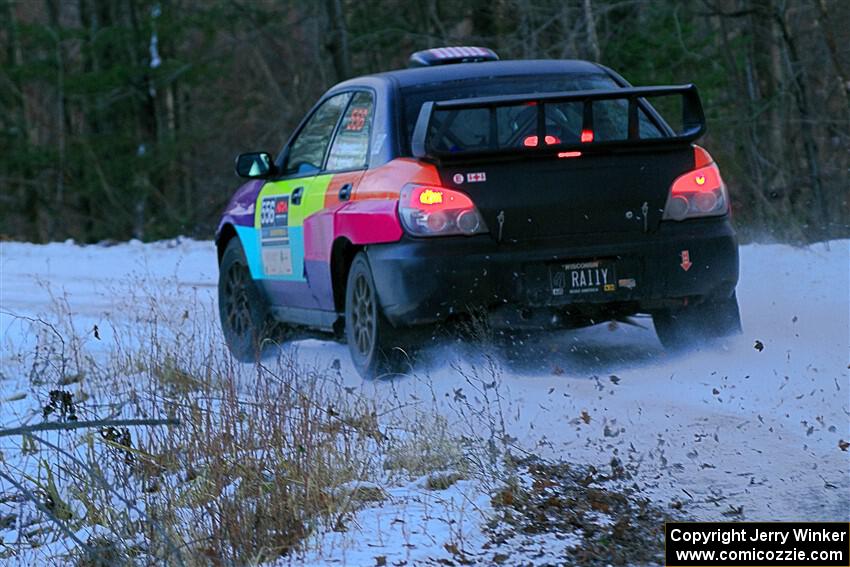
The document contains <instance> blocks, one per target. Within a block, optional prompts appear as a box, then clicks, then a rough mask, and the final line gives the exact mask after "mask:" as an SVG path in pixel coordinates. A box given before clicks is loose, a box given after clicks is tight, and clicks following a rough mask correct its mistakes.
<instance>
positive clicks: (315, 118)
mask: <svg viewBox="0 0 850 567" xmlns="http://www.w3.org/2000/svg"><path fill="white" fill-rule="evenodd" d="M351 96H352V93H350V92H346V93H340V94H337V95H334V96H331V97H329V98H328V99H326V100H325V101H324V102H322V103H321V104H320V105H319V106H318V107H317V108H316V109H315V110H314V112H313V113H312V114H311V115H310V118H308V119H307V121H306V122H305V124H304V126H303V127H302V128H301V129H300V130H299V132H298V134H297V135H296V136H295V138H294V139H293V140H292V141H291V142H290V144H289V148H288V151H287V152H286V158H285V162H284V163H283V164H282V169H283V174H282V175H281V177H280V178H279V179H276V180H273V181H270V182H268V183H266V184H265V185H264V186H263V188H262V189H261V190H260V192H259V194H258V196H257V204H256V207H255V217H254V227H255V229H256V232H257V236H258V240H259V242H258V245H259V248H260V255H259V256H260V278H259V281H260V282H261V285H262V287H263V289H264V290H265V292H266V295H267V297H268V298H269V302H270V303H271V305H272V307H273V308H275V307H278V308H281V307H285V308H287V309H288V310H289V311H288V312H287V311H284V312H283V317H282V318H284V319H290V320H294V322H304V323H308V321H302V316H301V315H303V314H299V312H298V311H297V310H301V309H315V308H317V305H316V303H315V298H314V297H313V295H312V294H311V293H310V290H309V287H308V285H307V276H306V273H305V270H304V234H303V220H304V218H305V216H307V215H308V214H310V213H309V211H310V210H312V209H314V208H315V207H316V206H317V205H319V203H318V201H317V199H316V195H317V194H318V192H321V194H322V195H324V191H323V190H322V189H321V185H322V184H323V183H325V184H326V182H324V181H323V180H322V179H320V178H321V177H324V176H322V175H319V174H320V173H321V171H322V169H323V167H324V164H325V158H326V157H327V151H328V147H329V146H330V142H331V140H332V138H333V135H334V132H335V131H336V129H337V126H338V124H339V121H340V118H341V117H342V114H343V112H344V111H345V109H346V107H347V105H348V102H349V101H350V99H351ZM276 311H278V312H279V315H280V309H277V310H276Z"/></svg>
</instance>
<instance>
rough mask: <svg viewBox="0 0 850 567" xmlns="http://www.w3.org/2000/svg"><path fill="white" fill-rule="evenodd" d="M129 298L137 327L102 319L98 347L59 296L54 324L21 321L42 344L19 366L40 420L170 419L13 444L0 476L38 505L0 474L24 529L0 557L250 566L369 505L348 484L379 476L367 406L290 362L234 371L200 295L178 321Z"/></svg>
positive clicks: (152, 303)
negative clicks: (40, 412)
mask: <svg viewBox="0 0 850 567" xmlns="http://www.w3.org/2000/svg"><path fill="white" fill-rule="evenodd" d="M136 299H137V300H138V298H136ZM135 304H136V305H141V306H142V308H140V309H137V310H136V312H135V313H134V317H133V320H132V324H131V325H129V326H123V327H119V326H115V327H111V326H110V327H107V324H108V323H107V324H103V323H101V324H100V330H99V334H101V333H103V332H104V330H105V329H107V328H108V329H109V330H110V339H108V340H109V341H110V342H109V343H108V344H104V342H105V340H106V339H105V340H104V341H101V340H99V339H96V338H94V337H93V336H92V333H81V332H80V330H79V329H76V328H74V325H73V319H74V318H73V317H72V316H71V315H70V309H68V308H67V302H64V301H63V300H62V299H61V298H60V299H59V300H57V301H56V302H55V309H54V313H53V314H52V315H53V317H52V318H51V320H50V322H48V321H47V320H29V321H25V322H22V323H26V324H29V325H30V326H31V330H32V332H34V333H36V334H37V339H36V341H35V347H34V348H33V349H32V351H30V352H21V353H20V354H19V356H18V359H17V363H16V364H17V365H18V368H20V367H21V365H22V364H25V365H26V366H27V367H28V368H29V372H30V388H31V390H32V395H34V396H38V397H39V398H40V399H42V402H40V405H41V406H43V407H52V410H51V411H50V412H49V413H47V414H45V418H46V419H47V420H50V421H62V420H69V419H72V417H71V416H72V415H73V418H77V417H79V419H81V420H84V419H85V420H90V419H105V418H114V417H124V418H127V417H161V418H169V419H176V420H177V421H178V422H179V426H170V427H150V428H144V429H143V428H112V427H104V428H100V429H92V430H75V431H74V432H58V433H52V434H46V433H41V434H38V435H35V434H34V435H31V436H30V435H27V436H25V437H24V438H23V440H21V441H20V442H18V443H16V444H15V445H13V447H12V451H11V452H10V451H9V449H6V451H5V454H6V455H7V456H8V457H9V458H6V459H3V460H2V462H0V471H3V472H4V473H5V475H6V476H7V477H9V478H10V479H13V480H16V482H18V483H20V485H21V488H23V489H26V490H28V492H29V494H31V496H32V498H31V501H27V498H26V497H21V492H20V490H17V489H16V488H15V487H14V486H12V485H10V483H9V482H6V479H0V504H2V503H3V502H4V499H5V508H6V509H10V510H14V511H13V512H12V513H11V514H10V515H9V516H4V522H12V523H15V524H17V525H19V526H20V527H21V536H20V537H19V538H18V541H17V542H15V543H14V544H10V542H6V543H4V544H2V545H0V560H18V561H23V562H26V561H27V558H34V559H40V560H47V559H48V558H52V559H53V560H55V559H57V558H59V557H62V556H64V557H65V558H66V559H68V560H72V561H76V562H77V564H79V565H101V564H109V565H117V564H149V563H150V562H152V561H153V562H165V563H168V564H173V565H180V564H183V565H208V564H220V565H229V564H234V565H235V564H254V563H258V562H262V561H266V560H269V559H273V558H275V557H278V556H281V555H285V554H287V553H290V552H292V551H294V550H297V549H299V548H301V547H302V546H303V545H304V543H305V541H306V540H307V539H308V538H309V537H310V536H311V535H313V534H316V533H319V532H321V531H323V530H328V529H334V528H337V527H339V526H341V525H342V524H343V523H344V520H345V518H346V517H347V516H349V515H350V514H352V513H353V512H354V511H355V510H356V507H357V506H359V505H361V504H362V501H363V500H362V498H361V495H359V493H352V492H351V491H349V490H344V489H342V488H343V487H345V486H346V485H347V484H348V483H351V482H352V481H355V480H358V481H359V480H372V479H374V478H375V477H376V474H379V473H380V472H381V467H380V463H379V462H378V456H379V455H380V453H381V451H380V444H381V443H382V442H383V439H384V437H383V435H382V434H381V433H380V429H379V424H378V421H377V418H376V411H375V408H374V407H373V406H372V404H371V402H370V401H368V400H365V399H363V398H361V397H359V396H355V395H352V394H351V393H350V392H349V391H346V390H345V389H344V388H342V386H341V384H340V383H339V380H338V376H333V375H331V374H328V373H326V372H323V371H322V369H318V368H310V367H304V366H302V365H300V364H299V362H298V360H297V357H296V356H295V355H294V354H289V355H287V354H284V353H281V354H279V355H278V356H277V358H275V359H272V360H265V361H263V363H261V364H258V365H256V366H253V367H249V366H245V365H240V364H235V363H234V362H233V361H232V360H231V359H230V358H229V357H228V356H226V355H224V354H223V353H224V352H225V350H224V346H223V344H222V343H221V339H220V336H219V333H218V330H217V328H216V326H215V325H216V322H215V318H214V316H213V314H212V313H209V312H207V311H206V309H208V307H205V306H204V304H203V303H201V302H199V301H194V302H190V303H189V305H188V306H187V309H186V310H185V311H183V312H180V313H177V314H174V313H170V312H166V311H165V310H164V309H163V308H161V306H162V305H165V303H163V302H161V301H159V300H158V299H157V298H148V299H147V300H145V301H141V302H139V301H136V303H135ZM48 390H53V391H54V395H53V396H51V397H50V398H48V396H46V393H47V391H48ZM4 417H5V416H4ZM36 421H38V420H36ZM7 439H10V438H7ZM13 453H14V457H15V458H11V457H12V456H13ZM12 499H15V500H16V502H14V503H13V502H12ZM68 533H72V534H76V535H74V537H73V538H71V537H69V535H68ZM80 534H88V535H87V536H85V537H83V536H80ZM56 541H61V542H64V543H63V545H62V546H60V549H57V548H56V545H52V544H51V542H56Z"/></svg>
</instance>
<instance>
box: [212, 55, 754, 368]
mask: <svg viewBox="0 0 850 567" xmlns="http://www.w3.org/2000/svg"><path fill="white" fill-rule="evenodd" d="M411 64H412V66H413V67H415V68H411V69H405V70H398V71H391V72H386V73H380V74H376V75H369V76H364V77H359V78H356V79H351V80H349V81H345V82H343V83H340V84H338V85H336V86H334V87H333V88H331V89H330V90H329V91H328V92H327V93H325V95H324V96H323V97H322V98H321V99H320V100H319V101H318V103H317V104H316V105H315V106H314V107H313V108H312V109H311V110H310V112H308V114H307V116H306V117H305V119H304V120H303V121H302V123H301V124H300V125H299V126H298V128H297V129H296V130H295V132H294V133H293V135H292V137H291V138H290V140H289V141H288V142H287V143H286V145H285V146H284V148H283V150H282V151H281V152H280V153H279V154H278V155H277V156H276V157H274V158H273V157H272V156H270V155H269V154H268V153H265V152H256V153H247V154H241V155H240V156H239V157H238V158H237V161H236V170H237V173H238V174H239V175H240V176H242V177H245V178H247V179H249V181H248V182H247V183H245V184H244V185H243V186H242V187H240V188H239V189H238V190H237V191H236V193H235V194H234V196H233V197H232V199H231V201H230V203H229V204H228V205H227V207H226V209H225V211H224V214H223V215H222V218H221V221H220V223H219V226H218V230H217V232H216V245H217V247H218V256H219V267H220V270H219V273H220V276H219V308H220V313H221V322H222V328H223V331H224V336H225V338H226V340H227V343H228V346H229V347H230V349H231V351H232V352H233V354H234V355H235V356H236V357H237V358H239V359H241V360H251V359H254V358H255V357H256V356H258V355H259V352H260V347H261V346H262V342H263V339H264V338H265V337H266V336H267V334H268V332H269V329H270V328H271V326H272V325H277V324H284V325H292V326H303V327H310V328H313V329H318V330H322V331H328V332H334V333H337V334H338V335H344V336H345V337H346V339H347V342H348V344H349V350H350V352H351V356H352V361H353V362H354V365H355V366H356V368H357V369H358V370H359V371H360V372H361V373H362V374H363V375H364V376H377V375H382V374H387V373H394V372H399V371H403V370H404V369H405V367H406V365H407V364H409V362H410V360H411V354H412V353H413V352H414V351H415V350H416V347H417V346H418V345H417V339H416V337H417V336H421V334H420V333H417V332H415V331H417V330H421V329H428V328H432V327H433V325H435V324H438V323H442V322H447V321H453V320H464V319H465V318H468V317H470V315H471V314H473V313H485V314H486V316H487V319H488V322H489V324H490V325H492V326H493V327H497V328H504V329H508V330H524V331H533V330H541V329H552V328H564V327H577V326H582V325H590V324H594V323H598V322H603V321H607V320H612V319H624V318H626V317H628V316H630V315H633V314H636V313H650V314H651V315H652V317H653V321H654V323H655V328H656V331H657V334H658V336H659V338H660V339H661V341H662V343H663V344H665V345H666V346H679V345H682V344H684V343H686V342H689V341H692V340H694V339H695V338H697V337H706V336H707V337H721V336H725V335H727V334H730V333H734V332H737V331H739V330H740V319H739V315H738V305H737V299H736V297H735V286H736V284H737V280H738V253H737V242H736V239H735V234H734V231H733V229H732V226H731V224H730V221H729V196H728V194H727V190H726V186H725V184H724V183H723V180H722V178H721V176H720V172H719V170H718V168H717V165H716V164H715V163H714V161H713V159H712V158H711V156H710V155H709V154H708V152H707V151H706V150H704V149H703V148H701V147H699V146H697V145H695V144H694V143H693V142H694V141H695V140H696V139H697V138H698V137H700V136H701V135H702V134H703V132H704V130H705V122H704V117H703V112H702V107H701V104H700V100H699V97H698V95H697V91H696V88H695V87H694V86H693V85H680V86H662V87H631V86H630V85H629V84H628V83H627V82H626V81H625V79H623V78H622V77H621V76H620V75H618V74H616V73H615V72H613V71H611V70H610V69H607V68H605V67H602V66H600V65H597V64H593V63H589V62H584V61H499V60H498V57H497V56H496V55H495V54H494V53H493V52H492V51H490V50H488V49H484V48H478V47H452V48H437V49H433V50H426V51H423V52H417V53H415V54H413V55H412V56H411ZM653 103H654V104H653ZM655 106H659V107H663V108H665V109H666V108H668V107H669V108H672V109H674V110H672V111H670V112H671V113H672V114H671V115H667V116H665V117H662V116H661V114H660V113H659V112H658V111H657V110H656V108H655ZM665 118H666V119H665Z"/></svg>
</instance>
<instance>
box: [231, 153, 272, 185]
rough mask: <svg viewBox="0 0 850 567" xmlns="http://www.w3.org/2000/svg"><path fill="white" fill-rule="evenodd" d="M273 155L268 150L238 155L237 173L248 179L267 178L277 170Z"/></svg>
mask: <svg viewBox="0 0 850 567" xmlns="http://www.w3.org/2000/svg"><path fill="white" fill-rule="evenodd" d="M275 169H276V168H275V165H274V162H273V161H272V156H270V155H269V154H268V153H267V152H250V153H247V154H239V155H238V156H237V157H236V175H238V176H239V177H245V178H247V179H265V178H267V177H268V176H269V175H271V174H272V173H274V171H275Z"/></svg>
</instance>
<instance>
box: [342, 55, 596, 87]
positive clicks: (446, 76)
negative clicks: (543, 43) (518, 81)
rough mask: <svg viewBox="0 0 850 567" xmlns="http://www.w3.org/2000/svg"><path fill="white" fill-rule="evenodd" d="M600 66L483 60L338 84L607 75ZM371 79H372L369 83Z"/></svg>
mask: <svg viewBox="0 0 850 567" xmlns="http://www.w3.org/2000/svg"><path fill="white" fill-rule="evenodd" d="M606 72H607V70H606V69H605V68H604V67H602V66H601V65H597V64H596V63H591V62H589V61H581V60H578V59H560V60H559V59H537V60H510V61H482V62H477V63H456V64H453V65H437V66H434V67H416V68H413V69H398V70H395V71H385V72H383V73H375V74H372V75H364V76H362V77H357V78H354V79H350V80H348V81H345V82H344V83H340V84H339V85H336V86H335V87H334V90H336V89H337V88H340V87H348V86H355V85H359V84H363V82H373V81H374V80H375V79H377V80H379V81H386V82H393V83H395V84H396V85H397V86H398V87H400V88H405V87H412V86H417V85H425V84H431V83H442V82H448V81H457V80H463V79H479V78H481V79H483V78H488V77H516V76H522V75H529V76H536V75H553V74H569V73H606ZM370 79H371V80H370Z"/></svg>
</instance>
